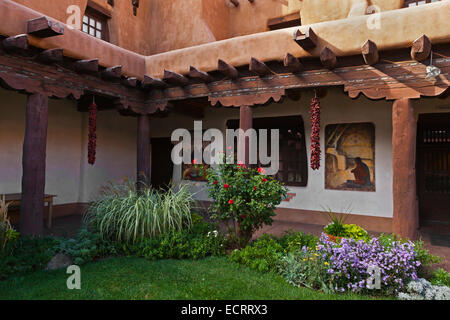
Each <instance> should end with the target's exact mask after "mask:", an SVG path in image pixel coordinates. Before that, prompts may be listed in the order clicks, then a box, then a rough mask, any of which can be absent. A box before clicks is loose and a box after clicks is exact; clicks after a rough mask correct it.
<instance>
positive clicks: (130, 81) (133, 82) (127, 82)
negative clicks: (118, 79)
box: [122, 77, 138, 88]
mask: <svg viewBox="0 0 450 320" xmlns="http://www.w3.org/2000/svg"><path fill="white" fill-rule="evenodd" d="M122 84H123V85H124V86H127V87H129V88H136V87H137V84H138V80H137V78H135V77H129V78H123V79H122Z"/></svg>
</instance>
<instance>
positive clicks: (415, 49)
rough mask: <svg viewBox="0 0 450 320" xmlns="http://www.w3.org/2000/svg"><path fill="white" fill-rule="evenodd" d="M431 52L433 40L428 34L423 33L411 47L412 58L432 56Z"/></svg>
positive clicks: (419, 58)
mask: <svg viewBox="0 0 450 320" xmlns="http://www.w3.org/2000/svg"><path fill="white" fill-rule="evenodd" d="M430 53H431V41H430V39H429V38H428V37H427V36H426V35H423V36H421V37H420V38H418V39H416V40H415V41H414V42H413V45H412V48H411V58H412V59H413V60H416V61H422V60H425V59H426V58H428V57H429V56H430Z"/></svg>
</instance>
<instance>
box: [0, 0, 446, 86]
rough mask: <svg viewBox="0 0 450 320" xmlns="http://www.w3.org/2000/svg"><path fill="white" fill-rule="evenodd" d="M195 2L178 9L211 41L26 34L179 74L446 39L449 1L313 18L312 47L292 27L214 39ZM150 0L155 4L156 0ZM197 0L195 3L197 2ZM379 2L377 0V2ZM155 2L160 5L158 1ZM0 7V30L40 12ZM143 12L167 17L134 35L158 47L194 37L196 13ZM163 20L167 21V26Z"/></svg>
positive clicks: (128, 71) (132, 66)
mask: <svg viewBox="0 0 450 320" xmlns="http://www.w3.org/2000/svg"><path fill="white" fill-rule="evenodd" d="M193 1H194V0H193ZM274 1H275V0H274ZM197 2H198V1H197V0H195V1H194V2H193V3H192V6H190V7H186V6H184V7H182V8H184V9H183V10H181V11H183V12H185V10H189V11H190V12H193V14H194V15H195V14H197V13H198V14H200V13H199V12H203V14H204V15H205V16H207V17H208V18H207V19H208V20H209V21H211V23H212V22H213V21H215V24H214V25H215V27H214V28H210V27H209V26H207V25H206V24H203V22H204V21H203V20H199V21H200V22H201V21H203V22H201V23H202V25H203V26H204V27H205V29H204V32H203V37H204V38H203V39H202V40H199V41H203V42H208V41H212V42H208V43H204V44H202V45H199V46H194V47H188V48H184V49H178V50H173V51H170V52H166V53H161V54H156V55H152V56H147V57H144V56H142V55H139V54H137V53H134V52H132V51H128V50H125V49H123V48H120V47H117V46H115V45H112V44H110V43H107V42H104V41H101V40H98V39H95V38H93V37H91V36H89V35H87V34H85V33H83V32H81V31H78V30H71V29H69V28H66V33H65V35H64V36H60V37H54V38H48V39H38V38H35V37H32V36H30V37H29V40H30V43H31V44H32V45H35V46H37V47H41V48H45V49H47V48H58V47H60V48H63V49H64V52H65V54H66V55H67V56H69V57H72V58H76V59H92V58H99V59H100V64H101V65H102V66H105V67H110V66H114V65H119V64H121V65H123V73H124V75H128V76H136V77H138V78H142V77H143V75H144V74H149V75H153V76H157V77H161V76H162V74H163V71H164V69H169V70H172V71H176V72H179V73H183V74H185V73H187V72H188V71H189V66H191V65H193V66H195V67H197V68H199V69H202V70H204V71H213V70H216V69H217V60H218V59H223V60H225V61H227V62H228V63H230V64H232V65H234V66H242V65H246V64H248V63H249V61H250V58H251V57H255V58H258V59H260V60H261V61H270V60H282V59H283V58H284V56H285V55H286V53H287V52H289V53H291V54H294V55H295V56H298V57H308V56H318V55H319V53H320V51H321V50H322V49H323V47H325V46H328V47H329V48H331V49H332V50H333V51H334V52H335V53H336V54H337V55H338V56H345V55H354V54H359V53H360V52H361V45H362V44H363V43H364V42H365V41H366V40H367V39H371V40H372V41H374V42H375V43H376V44H377V46H378V49H379V50H389V49H397V48H404V47H409V46H411V44H412V42H413V41H414V40H415V39H417V38H418V37H419V36H421V35H423V34H426V35H427V36H428V37H429V38H430V39H431V40H432V42H433V43H434V44H436V43H442V42H448V41H449V40H450V19H449V13H450V1H441V2H437V3H433V4H428V5H425V6H419V7H413V8H405V9H401V10H393V11H386V12H382V13H381V14H379V26H380V28H371V27H370V26H371V25H372V24H370V21H371V20H370V19H373V18H374V16H373V15H369V16H354V17H350V18H348V19H345V20H334V21H327V22H321V23H317V24H313V25H311V27H312V28H313V29H314V31H315V32H316V33H317V35H318V36H319V44H318V46H317V48H315V49H314V50H311V51H305V50H303V49H302V48H301V47H299V46H298V45H297V44H296V43H295V42H294V41H293V40H292V34H293V32H294V31H295V30H296V29H297V28H287V29H281V30H276V31H272V32H261V33H256V34H250V35H246V36H240V37H236V38H232V39H226V40H222V41H214V39H215V38H216V37H222V36H224V34H221V33H220V32H219V30H220V28H221V27H222V26H223V23H222V22H221V21H220V19H215V18H216V17H217V15H215V14H213V13H212V12H209V13H208V11H207V10H203V9H204V8H203V6H201V5H198V6H195V5H194V4H196V3H197ZM151 3H152V4H155V5H156V4H158V0H155V1H152V2H151ZM198 3H199V4H200V2H198ZM380 4H382V3H381V2H380ZM248 5H250V4H248ZM242 7H244V5H243V6H242ZM155 8H157V7H155ZM160 8H162V4H161V5H160ZM208 8H209V7H208ZM150 9H154V7H151V8H150ZM173 10H175V12H177V10H179V8H174V9H173ZM143 11H145V10H144V8H143V7H141V8H139V12H143ZM0 12H7V13H8V14H7V15H5V16H4V17H3V19H2V20H1V23H0V34H3V35H17V34H21V33H26V21H27V20H29V19H32V18H36V17H39V16H41V15H42V14H41V13H39V12H36V11H34V10H31V9H29V8H26V7H23V6H21V5H18V4H17V3H16V2H13V1H11V0H1V1H0ZM149 12H151V14H152V16H151V18H150V19H149V21H148V23H150V25H151V23H152V21H166V20H167V21H169V22H170V21H172V23H168V24H163V25H161V26H154V27H152V28H150V30H152V31H151V32H150V33H149V34H148V36H147V37H146V36H145V35H141V36H140V38H143V39H145V38H153V36H155V37H156V35H155V32H157V33H158V35H157V37H156V38H155V39H160V38H161V37H163V40H164V37H167V39H166V41H167V42H164V41H159V42H158V41H157V40H152V41H156V42H158V43H157V44H158V45H160V44H161V45H163V44H164V43H166V44H164V45H163V47H164V46H167V47H170V46H171V45H172V43H176V42H177V41H178V40H180V39H182V38H185V39H189V38H190V39H192V37H195V32H194V33H193V34H191V33H189V32H190V30H189V28H190V27H192V30H196V28H197V23H200V22H199V21H197V20H196V19H191V20H189V19H188V20H183V19H185V18H186V16H185V15H184V14H182V13H181V12H180V15H179V17H178V19H174V17H173V16H170V15H164V14H167V12H168V11H166V10H162V11H161V12H159V13H158V11H157V10H156V11H154V10H150V11H149ZM225 16H226V15H225ZM217 18H218V17H217ZM171 19H172V20H171ZM189 21H190V22H189ZM189 23H190V24H189ZM167 26H172V27H171V28H169V27H167ZM305 28H306V26H302V27H301V28H300V29H301V30H305ZM155 30H156V31H155ZM392 30H395V32H392ZM132 37H133V38H134V39H136V38H137V39H140V38H139V37H136V35H135V33H132V35H127V38H128V39H131V38H132ZM158 37H159V38H158ZM173 37H175V38H176V39H175V38H173ZM177 39H178V40H177ZM199 39H200V38H199ZM180 41H181V40H180ZM144 42H145V41H144ZM154 45H156V44H154ZM183 45H188V42H185V43H184V44H183Z"/></svg>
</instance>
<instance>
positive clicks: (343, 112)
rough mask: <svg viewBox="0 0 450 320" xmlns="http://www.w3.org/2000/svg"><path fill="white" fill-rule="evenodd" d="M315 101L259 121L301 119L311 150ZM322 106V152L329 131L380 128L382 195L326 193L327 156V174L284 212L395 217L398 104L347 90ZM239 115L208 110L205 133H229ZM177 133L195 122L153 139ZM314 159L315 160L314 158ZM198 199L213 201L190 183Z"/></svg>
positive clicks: (174, 121)
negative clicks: (347, 126) (363, 125)
mask: <svg viewBox="0 0 450 320" xmlns="http://www.w3.org/2000/svg"><path fill="white" fill-rule="evenodd" d="M311 98H312V95H311V94H309V93H305V94H304V95H303V96H302V98H301V99H300V101H297V102H294V101H291V100H288V99H286V100H285V101H284V102H283V103H282V104H271V105H269V106H266V107H259V108H256V109H255V110H254V117H271V116H287V115H300V116H302V118H303V121H304V123H305V134H306V137H307V139H306V144H307V148H308V150H309V148H310V141H309V136H310V134H311V132H310V128H311V126H310V120H309V106H310V102H311ZM321 106H322V116H321V117H322V130H321V144H322V152H323V145H324V144H325V141H324V140H325V134H324V130H325V126H326V125H327V124H337V123H358V122H371V123H374V125H375V166H376V169H375V174H376V177H375V179H376V192H359V191H336V190H325V176H324V175H325V170H324V164H325V159H324V158H325V157H324V154H322V161H321V169H320V170H318V171H313V170H311V169H309V172H308V176H309V178H308V185H307V187H290V191H289V192H292V193H295V194H296V196H295V198H293V199H292V200H290V201H289V202H283V203H282V205H281V207H284V208H293V209H303V210H314V211H323V207H330V208H331V209H333V210H335V211H338V212H342V211H345V209H346V208H347V207H349V206H350V207H351V208H352V211H351V212H352V213H354V214H361V215H368V216H377V217H392V210H393V206H392V103H391V102H386V101H384V100H383V101H370V100H368V99H366V98H364V97H361V98H359V99H357V100H351V99H350V98H348V96H346V95H345V94H344V93H342V90H341V89H331V90H329V93H328V95H327V96H326V97H325V98H324V99H322V100H321ZM238 118H239V112H238V110H237V109H233V108H219V109H218V108H208V109H206V115H205V119H204V120H203V121H204V124H203V128H211V127H214V128H218V129H221V130H225V128H226V122H227V121H228V120H229V119H238ZM176 128H188V129H190V130H191V129H192V128H193V119H188V118H186V117H181V116H173V117H169V118H167V119H162V120H161V121H158V122H155V123H154V124H153V125H152V134H153V135H157V136H170V134H171V132H172V130H174V129H176ZM308 153H309V152H308ZM308 159H309V154H308ZM174 172H175V173H176V175H177V176H174V181H180V179H181V169H180V168H175V169H174ZM188 183H189V184H191V185H192V190H193V191H194V192H196V193H198V194H197V196H198V199H200V200H208V198H207V196H206V193H205V192H204V191H202V187H200V186H195V184H196V183H193V182H188Z"/></svg>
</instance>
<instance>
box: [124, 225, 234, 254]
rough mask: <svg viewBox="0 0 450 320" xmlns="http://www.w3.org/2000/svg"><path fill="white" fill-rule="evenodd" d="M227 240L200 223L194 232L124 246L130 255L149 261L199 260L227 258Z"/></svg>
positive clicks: (164, 235)
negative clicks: (208, 257) (217, 257)
mask: <svg viewBox="0 0 450 320" xmlns="http://www.w3.org/2000/svg"><path fill="white" fill-rule="evenodd" d="M225 248H226V242H225V239H224V237H223V236H222V235H221V234H220V232H218V231H217V230H214V225H210V224H208V223H206V222H205V221H199V222H197V223H196V224H195V225H194V226H193V227H192V228H191V229H185V230H182V231H172V232H168V233H165V234H160V235H158V236H155V237H152V238H141V239H139V241H136V242H135V243H130V244H126V245H124V250H125V252H126V253H127V254H129V255H136V256H140V257H144V258H146V259H151V260H156V259H200V258H204V257H207V256H210V255H212V256H222V255H224V254H225Z"/></svg>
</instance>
